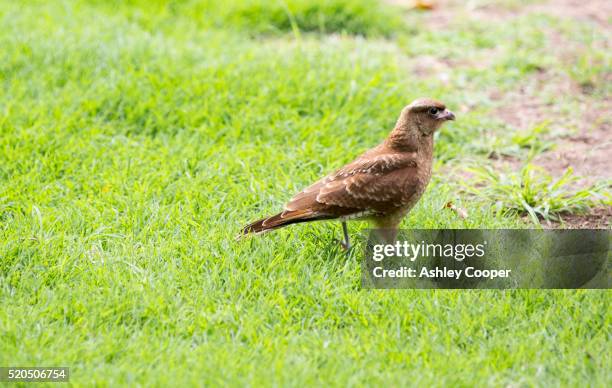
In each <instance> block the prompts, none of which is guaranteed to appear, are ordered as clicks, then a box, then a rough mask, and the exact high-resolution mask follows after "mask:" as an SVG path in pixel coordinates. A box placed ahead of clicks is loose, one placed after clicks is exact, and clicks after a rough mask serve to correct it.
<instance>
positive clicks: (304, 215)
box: [238, 210, 334, 238]
mask: <svg viewBox="0 0 612 388" xmlns="http://www.w3.org/2000/svg"><path fill="white" fill-rule="evenodd" d="M329 218H334V216H329V215H322V214H317V213H315V212H313V211H312V210H292V211H287V210H285V211H284V212H281V213H278V214H275V215H273V216H270V217H266V218H262V219H261V220H257V221H255V222H252V223H250V224H248V225H247V226H245V227H244V228H242V232H241V233H240V235H238V238H240V237H242V236H246V235H248V234H251V233H252V234H260V233H265V232H269V231H271V230H274V229H278V228H282V227H284V226H287V225H291V224H298V223H300V222H308V221H316V220H324V219H329Z"/></svg>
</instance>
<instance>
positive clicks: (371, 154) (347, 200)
mask: <svg viewBox="0 0 612 388" xmlns="http://www.w3.org/2000/svg"><path fill="white" fill-rule="evenodd" d="M449 120H455V115H454V113H453V112H451V111H450V110H448V109H447V108H446V106H445V105H444V104H443V103H442V102H440V101H437V100H434V99H431V98H419V99H416V100H414V101H413V102H411V103H410V104H409V105H407V106H406V107H404V108H403V109H402V111H401V113H400V115H399V118H398V119H397V122H396V124H395V126H394V128H393V130H391V132H390V133H389V135H388V136H387V138H386V139H385V140H384V141H383V142H382V143H381V144H379V145H378V146H376V147H374V148H372V149H370V150H368V151H366V152H364V153H363V154H362V155H361V156H359V157H357V159H355V160H354V161H353V162H351V163H349V164H347V165H345V166H344V167H342V168H340V169H339V170H337V171H335V172H334V173H332V174H330V175H328V176H326V177H324V178H322V179H320V180H318V181H316V182H315V183H313V184H312V185H310V186H308V187H306V188H305V189H304V190H302V191H301V192H300V193H298V194H297V195H295V196H294V197H293V198H291V199H290V200H289V202H288V203H287V204H286V205H285V208H284V209H283V210H282V211H281V212H279V213H277V214H274V215H272V216H268V217H265V218H261V219H259V220H257V221H255V222H252V223H250V224H248V225H247V226H245V227H244V228H243V229H242V231H241V233H240V234H239V237H243V236H246V235H250V234H261V233H264V232H269V231H272V230H276V229H279V228H282V227H285V226H288V225H293V224H298V223H303V222H312V221H321V220H339V221H340V222H341V224H342V232H343V234H344V240H343V241H341V242H340V244H341V246H342V247H343V248H344V249H346V250H347V251H348V250H349V249H350V248H351V243H350V238H349V234H348V228H347V224H346V222H347V221H349V220H368V221H371V222H372V223H373V224H374V226H375V228H377V229H378V230H383V231H385V234H384V236H385V238H386V239H388V240H393V239H394V238H395V237H396V236H397V232H398V227H399V224H400V222H401V221H402V219H403V218H404V217H405V216H406V215H407V214H408V212H409V211H410V210H411V209H412V208H413V207H414V205H415V204H416V203H417V202H418V201H419V199H420V198H421V196H422V195H423V193H424V191H425V188H426V187H427V184H428V183H429V181H430V179H431V169H432V163H433V145H434V140H433V138H434V133H435V132H436V131H437V130H438V129H439V128H440V127H441V126H442V124H444V123H445V122H446V121H449Z"/></svg>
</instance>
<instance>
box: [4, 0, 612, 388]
mask: <svg viewBox="0 0 612 388" xmlns="http://www.w3.org/2000/svg"><path fill="white" fill-rule="evenodd" d="M394 3H399V2H389V3H379V2H376V1H374V0H359V1H354V2H349V1H345V0H334V1H323V0H316V1H310V2H308V1H305V0H291V1H284V2H265V1H257V0H249V1H237V0H233V1H229V2H227V4H225V5H224V6H221V5H220V3H218V2H213V1H185V2H163V1H153V2H147V1H144V0H142V1H138V0H134V1H129V2H128V1H126V2H122V1H118V0H117V1H108V2H106V1H102V0H98V1H95V0H90V1H84V0H83V1H68V0H66V1H31V2H15V1H9V0H3V1H0V27H1V28H0V48H1V49H0V84H1V86H2V92H1V93H0V298H1V299H0V300H1V302H2V303H1V305H2V307H0V366H69V367H70V368H71V371H70V373H71V383H72V384H74V385H77V386H89V385H92V382H93V383H94V384H96V385H101V386H115V385H128V384H129V385H133V384H136V385H141V386H169V385H176V386H181V385H185V384H192V385H208V386H215V385H226V384H229V385H248V386H261V385H264V386H304V385H321V384H331V385H338V386H346V385H351V386H361V385H380V384H383V383H386V384H395V385H419V386H430V385H433V386H442V385H453V386H490V385H498V386H499V385H501V386H540V385H542V386H549V385H552V386H577V385H581V386H601V387H604V386H610V385H611V384H612V372H611V371H612V360H611V356H610V351H609V349H610V343H611V340H612V338H611V337H612V332H611V327H610V324H611V320H612V318H611V311H610V310H611V309H610V296H611V294H610V291H608V290H600V291H596V290H558V291H550V290H549V291H545V290H544V291H538V290H508V291H494V290H463V291H461V290H459V291H444V290H361V289H360V260H361V250H360V246H359V245H358V247H357V248H356V249H355V250H353V251H352V253H351V254H350V255H349V256H348V257H347V255H345V254H344V252H343V251H342V250H341V249H340V247H339V245H338V243H337V239H338V238H340V236H341V230H340V227H339V225H338V224H337V223H317V224H312V225H297V226H294V227H291V228H287V229H284V230H280V231H277V232H274V233H271V234H267V235H265V236H258V237H256V238H249V239H244V240H240V241H236V240H235V239H234V237H235V236H236V235H237V233H238V231H239V230H240V228H241V227H242V226H244V225H245V224H246V223H248V222H249V221H252V220H253V219H256V218H258V217H261V216H263V215H266V214H269V213H273V212H275V211H278V210H279V209H281V207H282V205H283V203H284V202H285V201H286V200H288V199H289V198H290V197H291V195H292V194H294V193H295V192H297V191H299V190H301V189H302V188H303V187H305V186H306V185H308V184H309V183H310V182H312V181H313V180H315V179H317V178H318V177H320V176H322V175H325V174H327V173H329V172H331V171H333V170H334V169H335V168H338V167H340V166H342V165H343V164H344V163H346V162H349V161H351V160H352V159H353V158H354V157H355V156H357V155H358V154H359V153H361V152H363V151H364V150H366V149H368V148H370V147H372V146H374V145H376V144H378V143H379V142H380V141H381V140H382V139H383V138H384V137H385V136H386V134H387V133H388V131H389V130H390V129H391V128H392V127H393V124H394V123H395V120H396V118H397V115H398V114H399V112H400V110H401V109H402V107H403V106H404V105H406V104H408V103H409V102H410V101H412V100H413V99H414V98H416V97H421V96H430V97H435V98H438V99H440V100H442V101H444V102H445V103H446V104H447V106H449V108H450V109H452V110H453V111H455V113H456V115H457V121H455V122H452V123H451V124H450V125H446V126H445V127H444V128H443V130H442V131H441V132H440V133H439V135H438V137H437V139H436V150H435V153H436V164H435V168H434V177H433V180H432V183H431V184H430V186H429V188H428V189H427V192H426V193H425V195H424V197H423V199H422V200H421V201H420V203H419V204H418V205H417V207H416V208H415V209H414V210H413V211H412V212H411V213H410V215H409V216H408V217H407V218H406V219H405V221H404V223H403V224H402V225H403V227H404V228H528V227H540V225H542V226H545V227H546V226H551V225H553V226H555V225H556V226H560V227H570V226H571V225H568V224H567V222H566V219H567V217H574V216H575V217H582V215H583V214H587V215H588V213H589V212H594V209H597V212H599V213H597V214H600V213H601V212H602V211H603V213H602V214H604V217H608V216H609V214H610V212H609V209H610V206H611V205H612V203H611V202H610V187H611V186H610V182H612V180H611V179H610V172H609V171H608V167H607V166H608V164H609V163H608V162H609V156H607V155H608V154H609V149H610V148H609V146H610V140H611V139H610V128H611V127H610V112H611V104H610V98H609V96H610V92H611V91H612V90H611V89H612V87H611V85H612V79H611V78H610V74H611V71H610V68H611V63H612V61H611V60H612V55H611V54H610V53H611V52H612V50H610V49H609V48H610V47H609V46H610V41H611V37H612V34H611V29H610V27H609V24H607V23H605V21H606V19H604V23H602V22H601V20H598V19H593V18H592V17H591V15H590V14H586V13H580V12H576V14H575V15H574V14H572V13H571V12H564V9H565V8H563V7H566V8H567V5H566V3H568V2H566V1H560V3H563V5H551V4H548V3H546V2H542V3H534V4H529V5H525V4H524V2H520V1H513V0H500V1H484V0H479V1H475V2H470V4H471V5H470V7H472V8H470V9H468V8H465V7H463V6H462V5H461V2H455V3H452V2H450V3H449V2H443V1H439V2H434V3H439V4H438V5H437V6H436V8H434V9H433V10H430V11H417V10H412V9H407V7H405V6H404V7H402V6H397V5H396V4H394ZM446 3H449V4H446ZM594 3H598V2H597V1H595V2H594ZM600 3H601V4H602V5H604V6H605V2H600ZM587 8H588V7H587ZM608 20H609V19H608ZM602 134H603V135H602ZM581 136H582V137H584V136H587V138H588V136H592V137H593V138H595V139H596V142H595V143H593V144H590V143H587V145H588V149H589V150H591V149H592V150H593V151H589V152H592V153H590V154H589V155H590V156H592V157H593V160H595V161H597V162H598V163H599V164H598V165H601V166H603V167H601V168H591V167H590V166H591V165H590V164H588V165H585V162H584V161H583V162H582V164H580V163H575V164H573V165H572V166H571V167H572V168H573V170H570V171H569V172H568V173H567V175H566V176H564V175H563V173H564V172H565V171H566V169H565V166H561V167H559V166H556V165H554V166H552V165H551V164H550V163H549V162H550V161H551V160H552V161H554V160H556V158H555V155H556V154H555V153H554V152H561V151H562V150H563V149H562V146H563V144H566V145H568V144H569V145H568V147H569V146H571V147H578V145H573V143H571V142H572V141H575V140H572V139H576V138H581ZM598 136H599V137H598ZM583 145H584V144H583ZM598 146H599V148H598ZM585 147H586V146H585ZM606 147H608V148H607V149H606ZM574 149H578V148H574ZM555 150H557V151H555ZM559 150H561V151H559ZM602 154H603V155H604V159H601V155H602ZM598 155H599V156H598ZM598 158H599V159H598ZM605 158H607V159H605ZM593 163H595V162H593ZM572 171H574V172H572ZM559 179H561V180H562V181H561V182H558V180H559ZM555 182H556V183H558V184H555ZM449 201H452V202H453V203H454V204H456V205H457V206H459V207H461V208H464V209H465V210H466V211H467V213H468V217H467V218H466V219H462V218H460V217H458V216H457V215H456V214H455V213H453V212H452V211H450V210H448V209H445V208H444V205H445V204H446V203H447V202H449ZM602 209H603V210H602ZM594 214H595V213H594ZM598 222H600V223H601V222H605V220H604V221H602V220H599V221H598ZM551 223H552V224H551ZM366 226H367V225H366V224H360V223H355V224H351V225H350V232H351V234H352V235H353V236H354V238H356V237H357V236H358V235H359V234H360V232H361V231H363V229H365V228H366Z"/></svg>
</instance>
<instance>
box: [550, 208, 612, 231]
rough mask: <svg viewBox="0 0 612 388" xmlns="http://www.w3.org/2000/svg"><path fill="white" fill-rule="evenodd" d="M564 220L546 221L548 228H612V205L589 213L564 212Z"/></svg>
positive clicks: (562, 216)
mask: <svg viewBox="0 0 612 388" xmlns="http://www.w3.org/2000/svg"><path fill="white" fill-rule="evenodd" d="M561 219H562V222H549V223H544V224H543V225H542V226H544V228H546V229H558V228H565V229H610V228H611V227H612V207H607V208H598V209H594V210H592V211H591V212H590V213H589V214H584V215H577V214H562V215H561Z"/></svg>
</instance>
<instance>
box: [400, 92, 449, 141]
mask: <svg viewBox="0 0 612 388" xmlns="http://www.w3.org/2000/svg"><path fill="white" fill-rule="evenodd" d="M454 119H455V115H454V114H453V112H451V111H450V110H448V109H446V106H444V104H443V103H441V102H440V101H436V100H432V99H430V98H419V99H418V100H414V101H413V102H412V103H411V104H410V105H408V106H406V107H405V108H404V109H402V113H401V114H400V117H399V119H398V120H397V124H396V125H395V127H396V128H402V129H404V130H408V131H410V132H413V131H418V133H420V134H421V135H423V136H430V135H431V134H433V133H434V132H435V131H436V130H437V129H438V128H440V126H441V125H442V124H444V122H446V121H448V120H454Z"/></svg>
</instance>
